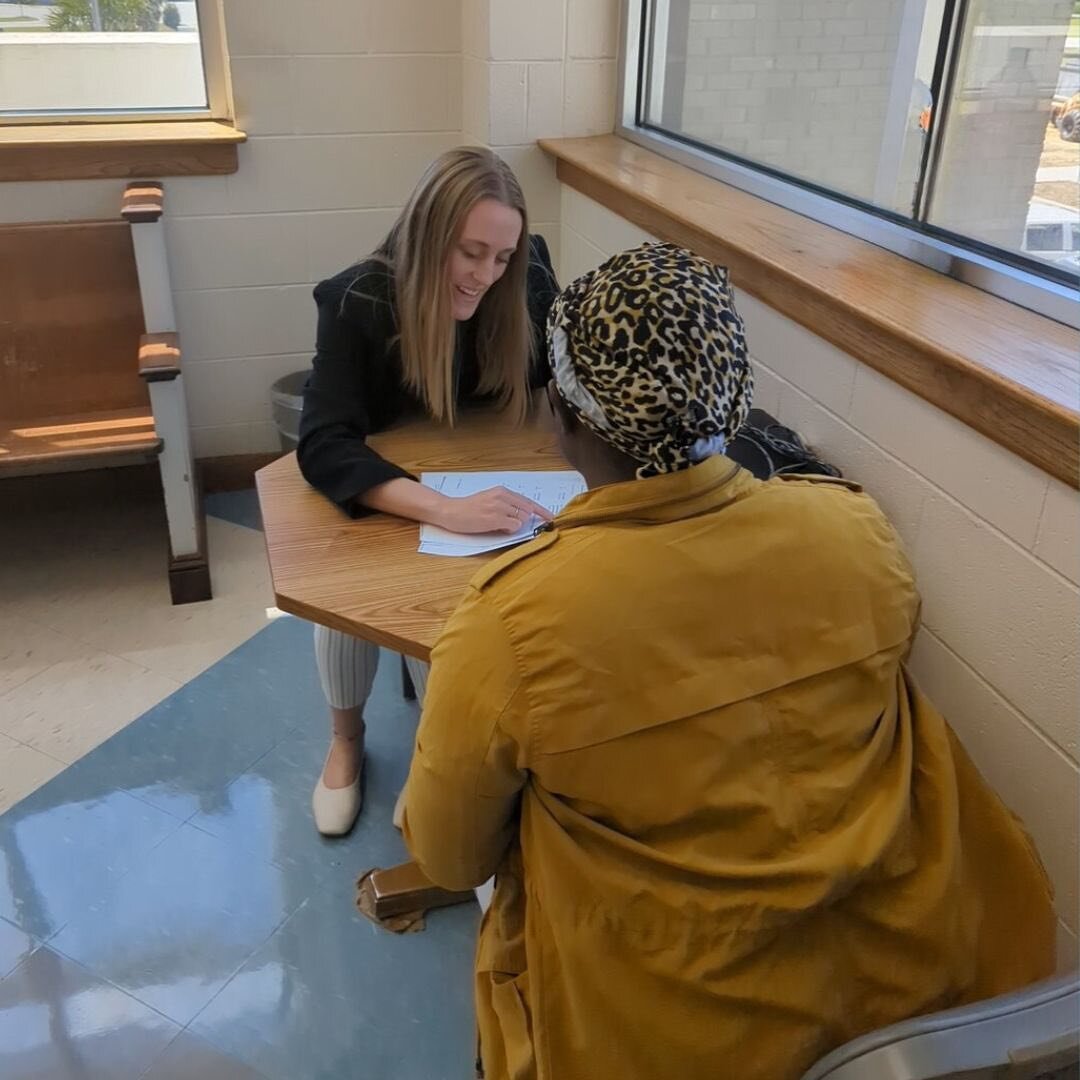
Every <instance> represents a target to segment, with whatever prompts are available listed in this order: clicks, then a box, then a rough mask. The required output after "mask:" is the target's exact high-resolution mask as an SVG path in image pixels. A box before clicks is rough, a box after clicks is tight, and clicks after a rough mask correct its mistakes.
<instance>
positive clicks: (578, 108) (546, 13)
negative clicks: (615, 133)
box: [462, 0, 619, 265]
mask: <svg viewBox="0 0 1080 1080" xmlns="http://www.w3.org/2000/svg"><path fill="white" fill-rule="evenodd" d="M618 21H619V2H618V0H539V2H538V0H463V4H462V27H463V43H462V44H463V57H462V80H463V86H464V96H463V114H462V128H463V131H464V137H465V140H466V141H468V142H477V143H482V144H484V145H486V146H491V147H493V148H494V149H496V150H497V151H498V152H499V153H500V154H501V155H502V156H503V157H504V158H506V160H507V161H508V162H510V164H511V166H513V168H514V170H515V172H516V173H517V175H518V177H519V179H520V180H521V183H522V186H523V187H524V189H525V198H526V201H527V203H528V206H529V216H530V218H531V228H532V229H533V230H534V231H539V232H541V233H543V234H544V236H545V238H546V239H547V240H548V243H549V245H550V246H551V249H552V254H553V257H554V258H555V260H556V265H557V264H558V258H559V240H560V238H559V213H560V208H559V185H558V183H557V182H556V180H555V169H554V166H553V165H552V163H551V161H550V160H549V159H548V157H547V156H546V155H545V154H544V153H543V152H542V151H541V150H540V149H539V148H538V147H537V146H536V140H537V139H543V138H556V137H559V136H564V135H565V136H575V135H599V134H604V133H606V132H610V131H611V130H612V129H613V127H614V121H615V74H616V71H615V69H616V61H615V56H616V51H617V45H618Z"/></svg>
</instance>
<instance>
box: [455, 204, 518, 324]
mask: <svg viewBox="0 0 1080 1080" xmlns="http://www.w3.org/2000/svg"><path fill="white" fill-rule="evenodd" d="M520 239H521V215H520V214H519V213H518V212H517V211H516V210H514V209H511V208H510V207H509V206H505V205H503V204H502V203H501V202H499V201H497V200H496V199H481V200H480V201H479V202H478V203H477V204H476V205H475V206H474V207H473V208H472V209H471V210H470V211H469V213H468V214H467V215H466V217H465V224H464V225H463V226H462V229H461V236H459V237H458V240H457V243H456V244H455V245H454V247H453V248H452V249H451V251H450V259H449V262H448V263H447V275H448V277H449V280H450V302H451V309H452V311H453V315H454V318H455V319H456V320H457V321H458V322H464V321H465V320H466V319H471V318H472V317H473V315H475V314H476V309H477V308H478V307H479V306H480V301H481V300H482V299H483V298H484V294H485V293H486V292H487V291H488V289H490V288H491V286H492V285H494V284H495V282H496V281H498V280H499V278H501V277H502V276H503V274H504V273H505V272H506V268H507V266H508V265H509V264H510V259H511V258H512V257H513V254H514V252H515V251H516V250H517V246H518V241H519V240H520Z"/></svg>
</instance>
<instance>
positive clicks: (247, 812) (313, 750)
mask: <svg viewBox="0 0 1080 1080" xmlns="http://www.w3.org/2000/svg"><path fill="white" fill-rule="evenodd" d="M397 659H398V658H397V657H396V656H393V655H391V654H384V655H383V657H382V659H381V662H380V665H379V672H378V675H377V676H376V680H375V685H374V687H373V689H372V694H371V698H370V699H369V702H368V709H367V716H368V721H367V734H366V739H365V743H366V765H365V769H364V806H363V810H362V812H361V814H360V818H359V820H358V821H357V824H356V826H355V828H354V829H353V831H352V832H351V833H350V834H349V835H348V836H347V837H342V838H339V839H333V840H327V839H324V838H323V837H320V836H319V835H318V833H316V831H315V827H314V824H313V822H312V817H311V791H312V788H313V787H314V786H315V781H316V780H317V779H318V777H319V773H320V771H321V769H322V765H323V760H324V758H325V755H326V748H327V743H328V738H329V721H328V717H327V716H326V715H325V710H322V711H320V712H319V714H318V716H317V717H316V718H315V719H314V721H313V722H312V723H310V724H307V725H304V726H303V727H300V728H298V729H296V730H295V731H293V732H291V733H290V734H289V735H288V736H286V737H285V738H284V739H283V740H282V741H281V742H279V743H278V744H277V745H276V746H275V747H274V748H273V749H272V750H270V751H269V752H268V753H267V754H266V755H264V756H263V757H262V758H260V759H259V760H258V761H257V762H256V763H255V764H254V765H253V766H252V767H251V768H250V769H249V770H247V771H246V772H244V773H243V774H242V775H240V776H239V777H237V778H236V779H235V780H233V781H232V782H231V783H230V784H229V786H228V787H227V788H226V789H225V794H224V797H223V798H221V799H220V800H219V801H218V802H217V804H216V805H215V806H213V807H211V808H208V809H205V810H203V811H201V812H199V813H197V814H196V815H195V816H194V817H192V818H191V819H190V823H191V824H192V825H195V826H196V827H198V828H200V829H203V830H205V831H206V832H209V833H211V834H212V835H214V836H218V837H220V838H222V839H224V840H227V841H228V842H229V843H232V844H235V845H236V846H238V847H240V848H244V849H246V850H248V851H251V852H253V853H255V854H257V855H259V856H260V857H262V858H265V859H270V860H273V861H274V862H275V863H276V864H277V865H279V866H281V867H282V868H283V869H284V870H286V871H287V872H289V873H291V874H293V875H295V876H296V877H297V878H298V879H299V880H308V881H311V882H317V883H318V884H319V886H320V887H322V888H330V889H335V890H337V891H342V890H344V891H345V892H346V893H347V894H348V895H351V891H352V887H353V883H354V882H355V880H356V877H357V876H358V874H359V873H360V872H362V871H364V870H368V869H370V868H371V867H372V866H392V865H394V864H395V863H398V862H402V861H404V860H405V859H407V858H408V852H407V850H406V848H405V845H404V842H403V841H402V839H401V835H400V834H399V833H398V831H397V830H396V829H394V828H393V825H392V821H391V819H392V815H393V808H394V802H395V801H396V799H397V796H398V792H399V791H400V790H401V787H402V785H403V784H404V781H405V777H406V775H407V774H408V768H409V759H410V756H411V753H412V745H413V742H414V740H415V732H416V723H417V712H416V706H415V705H414V704H411V703H408V702H405V701H404V700H403V699H402V697H401V691H400V683H399V676H398V668H397Z"/></svg>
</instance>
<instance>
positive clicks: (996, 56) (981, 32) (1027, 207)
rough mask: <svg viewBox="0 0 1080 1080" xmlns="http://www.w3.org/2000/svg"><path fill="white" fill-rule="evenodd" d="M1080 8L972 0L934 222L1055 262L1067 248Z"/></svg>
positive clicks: (1077, 119)
mask: <svg viewBox="0 0 1080 1080" xmlns="http://www.w3.org/2000/svg"><path fill="white" fill-rule="evenodd" d="M1078 16H1080V5H1077V4H1076V3H1074V0H1026V2H1025V3H1022V4H1018V3H1016V2H1015V0H971V3H970V4H969V6H968V10H967V17H966V20H965V23H964V26H963V30H962V35H961V39H960V43H959V57H958V67H957V74H956V81H955V86H954V88H953V93H952V97H951V100H950V102H949V111H948V115H947V117H946V120H945V127H944V133H943V139H942V149H941V155H940V160H939V164H938V167H937V171H936V174H935V179H934V189H933V197H932V200H931V203H930V211H929V220H930V221H931V222H932V223H934V224H936V225H940V226H942V227H943V228H946V229H949V230H950V231H952V232H957V233H960V234H962V235H963V236H967V237H972V238H974V239H976V240H981V241H984V242H985V243H988V244H992V245H993V246H994V247H997V248H1002V249H1004V250H1006V251H1011V252H1019V253H1022V254H1031V255H1033V256H1036V257H1039V258H1042V259H1044V260H1046V261H1048V262H1051V263H1055V264H1056V263H1057V262H1058V260H1059V259H1060V258H1061V257H1062V255H1063V252H1064V251H1065V250H1067V249H1066V246H1065V240H1066V237H1067V235H1068V234H1067V233H1066V227H1067V226H1070V225H1072V224H1074V223H1075V222H1077V221H1078V220H1080V209H1078V208H1080V95H1078V94H1077V90H1080V48H1078V46H1080V41H1078V33H1080V17H1078ZM1050 237H1053V238H1055V239H1054V243H1053V244H1052V245H1051V244H1050V240H1049V238H1050Z"/></svg>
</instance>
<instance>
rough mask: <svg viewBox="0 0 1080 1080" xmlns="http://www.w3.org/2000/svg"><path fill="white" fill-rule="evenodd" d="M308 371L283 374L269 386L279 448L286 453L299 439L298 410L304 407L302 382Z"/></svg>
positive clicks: (294, 447)
mask: <svg viewBox="0 0 1080 1080" xmlns="http://www.w3.org/2000/svg"><path fill="white" fill-rule="evenodd" d="M309 374H310V372H307V371H294V372H293V373H292V374H291V375H283V376H282V377H281V378H280V379H278V380H277V382H275V383H274V385H273V386H271V387H270V403H271V406H272V407H273V413H274V423H275V424H276V425H277V429H278V438H279V439H280V440H281V449H282V450H283V451H284V452H285V453H286V454H287V453H288V452H289V451H290V450H295V449H296V444H297V442H299V440H300V412H301V410H302V409H303V407H304V397H303V393H304V383H306V382H307V377H308V375H309Z"/></svg>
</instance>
